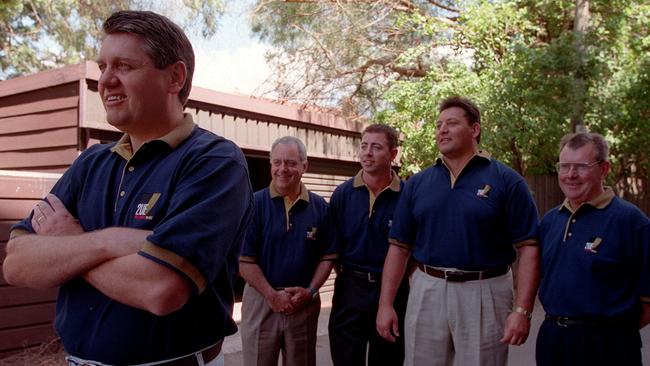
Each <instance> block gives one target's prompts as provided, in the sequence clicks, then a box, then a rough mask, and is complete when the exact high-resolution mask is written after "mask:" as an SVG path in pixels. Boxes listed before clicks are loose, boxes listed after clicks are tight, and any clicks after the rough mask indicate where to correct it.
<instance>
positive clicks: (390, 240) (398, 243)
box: [388, 238, 413, 250]
mask: <svg viewBox="0 0 650 366" xmlns="http://www.w3.org/2000/svg"><path fill="white" fill-rule="evenodd" d="M388 243H389V244H390V245H395V246H398V247H400V248H404V249H408V250H413V245H411V244H406V243H404V242H401V241H399V240H397V239H394V238H388Z"/></svg>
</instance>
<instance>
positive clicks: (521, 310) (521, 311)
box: [512, 306, 533, 320]
mask: <svg viewBox="0 0 650 366" xmlns="http://www.w3.org/2000/svg"><path fill="white" fill-rule="evenodd" d="M512 312H514V313H519V314H521V315H523V316H525V317H526V319H528V320H530V319H532V318H533V312H532V311H530V310H528V309H524V308H522V307H521V306H515V308H514V309H512Z"/></svg>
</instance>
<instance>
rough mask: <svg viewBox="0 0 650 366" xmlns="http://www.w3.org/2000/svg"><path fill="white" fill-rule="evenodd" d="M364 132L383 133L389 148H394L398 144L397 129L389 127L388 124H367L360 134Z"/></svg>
mask: <svg viewBox="0 0 650 366" xmlns="http://www.w3.org/2000/svg"><path fill="white" fill-rule="evenodd" d="M366 133H383V134H384V136H386V140H387V141H388V148H390V149H391V150H392V149H394V148H396V147H397V145H398V144H399V133H397V130H395V129H394V128H392V127H390V126H389V125H382V124H379V123H375V124H372V125H369V126H368V127H366V128H365V129H364V130H363V132H362V133H361V136H363V135H365V134H366Z"/></svg>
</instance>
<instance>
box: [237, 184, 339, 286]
mask: <svg viewBox="0 0 650 366" xmlns="http://www.w3.org/2000/svg"><path fill="white" fill-rule="evenodd" d="M328 221H329V218H328V212H327V202H325V200H324V199H323V198H322V197H320V196H319V195H317V194H315V193H313V192H310V191H308V190H307V187H305V185H304V184H302V183H301V191H300V196H299V197H298V199H297V200H296V201H295V202H293V203H292V202H289V200H288V198H285V197H283V196H281V195H280V194H279V193H278V192H277V191H276V190H275V189H274V187H273V183H271V185H270V186H269V187H267V188H264V189H262V190H260V191H257V192H255V214H254V216H253V220H252V222H251V224H250V225H249V226H248V232H247V234H246V240H245V241H244V246H243V248H242V251H241V256H240V258H239V260H240V261H241V262H243V263H256V264H257V265H259V266H260V268H261V269H262V272H263V273H264V276H265V277H266V280H267V281H268V282H269V284H270V285H271V286H272V287H275V288H283V287H293V286H300V287H309V284H310V283H311V280H312V278H313V277H314V273H315V272H316V267H317V266H318V264H319V262H320V261H323V260H334V259H336V252H335V250H334V246H333V245H332V243H331V240H330V234H329V222H328Z"/></svg>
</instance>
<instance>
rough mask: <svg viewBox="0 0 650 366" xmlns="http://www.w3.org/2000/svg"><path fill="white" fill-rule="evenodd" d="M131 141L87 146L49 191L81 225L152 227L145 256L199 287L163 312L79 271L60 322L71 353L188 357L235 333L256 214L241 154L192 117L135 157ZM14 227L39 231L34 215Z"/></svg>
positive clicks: (130, 359)
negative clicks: (98, 285) (238, 291)
mask: <svg viewBox="0 0 650 366" xmlns="http://www.w3.org/2000/svg"><path fill="white" fill-rule="evenodd" d="M130 147H131V145H130V143H129V139H128V136H127V135H125V136H124V137H123V138H122V139H121V140H120V141H119V142H117V143H113V144H108V145H93V146H91V147H89V148H88V149H87V150H86V151H84V152H83V153H82V154H81V155H80V156H79V158H77V160H76V161H75V162H74V163H73V165H72V166H71V167H70V168H69V169H68V170H67V171H66V172H65V174H64V175H63V176H62V177H61V179H60V180H59V181H58V182H57V183H56V185H55V186H54V187H53V189H52V193H53V194H55V195H56V196H57V197H59V198H60V199H61V200H62V201H63V203H64V204H65V206H66V208H67V209H68V210H69V211H70V213H71V214H72V215H74V216H75V217H76V218H78V219H79V223H80V225H81V226H82V227H83V229H84V230H85V231H93V230H98V229H103V228H108V227H130V228H138V229H146V230H152V231H153V233H152V234H151V235H149V236H148V237H147V240H146V242H145V243H143V249H142V250H141V251H140V252H139V254H140V255H141V256H143V257H145V258H148V259H150V260H153V261H155V262H157V263H160V264H162V265H164V266H167V267H169V268H171V269H173V270H174V271H176V272H178V273H179V274H181V275H182V276H184V277H186V278H187V280H188V281H190V283H191V284H192V285H193V288H194V292H193V294H192V295H191V296H190V298H189V299H188V301H187V303H186V304H185V305H184V306H183V307H182V308H181V309H180V310H178V311H176V312H173V313H171V314H169V315H166V316H156V315H154V314H151V313H149V312H147V311H144V310H140V309H136V308H133V307H130V306H127V305H124V304H122V303H119V302H117V301H114V300H112V299H111V298H109V297H107V296H105V295H104V294H102V293H101V292H100V291H99V290H97V289H95V288H94V287H93V286H91V285H90V284H88V283H87V282H86V281H84V280H83V279H82V278H81V277H78V278H75V279H73V280H71V281H69V282H67V283H64V284H63V285H61V287H60V291H59V296H58V300H57V306H56V319H55V327H56V330H57V332H58V333H59V335H60V336H61V339H62V341H63V345H64V346H65V349H66V351H67V352H69V353H70V354H72V355H73V356H76V357H80V358H82V359H89V360H94V361H100V362H103V363H108V364H116V365H118V364H122V365H124V364H138V363H145V362H152V361H158V360H164V359H169V358H173V357H179V356H182V355H187V354H190V353H192V352H195V351H197V350H199V349H201V348H203V347H206V346H209V345H212V344H214V343H215V342H217V341H219V340H220V339H222V338H224V337H225V336H227V335H230V334H233V333H235V332H236V330H237V326H236V325H235V323H234V322H233V320H232V318H231V314H232V307H233V303H234V299H233V289H232V280H233V276H234V275H235V273H236V271H237V268H238V262H237V255H238V253H239V250H240V248H241V243H242V241H243V239H244V235H245V229H246V225H247V223H248V221H249V219H250V216H251V215H252V211H253V210H252V207H253V206H252V205H253V200H252V190H251V186H250V181H249V177H248V168H247V165H246V160H245V158H244V156H243V154H242V152H241V150H240V149H239V148H238V147H237V146H236V145H235V144H233V143H232V142H230V141H228V140H226V139H224V138H222V137H219V136H216V135H215V134H213V133H211V132H208V131H206V130H203V129H201V128H199V127H196V126H195V125H194V123H193V122H192V118H191V116H189V115H186V117H185V120H184V123H183V124H182V125H181V126H179V127H178V128H176V129H175V130H173V131H172V132H170V133H169V134H168V135H166V136H164V137H162V138H160V139H157V140H153V141H150V142H147V143H145V144H143V145H142V147H141V148H140V149H139V150H138V151H137V152H136V153H135V154H132V153H131V149H130ZM13 229H15V230H16V232H17V233H20V231H28V232H34V231H33V228H32V227H31V224H30V218H27V219H25V220H23V221H22V222H20V223H19V224H17V225H15V226H14V227H13ZM16 232H15V233H16Z"/></svg>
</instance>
